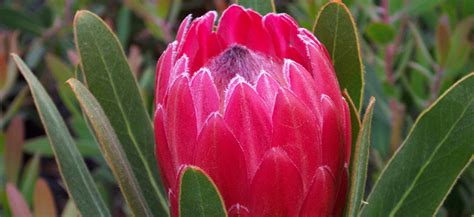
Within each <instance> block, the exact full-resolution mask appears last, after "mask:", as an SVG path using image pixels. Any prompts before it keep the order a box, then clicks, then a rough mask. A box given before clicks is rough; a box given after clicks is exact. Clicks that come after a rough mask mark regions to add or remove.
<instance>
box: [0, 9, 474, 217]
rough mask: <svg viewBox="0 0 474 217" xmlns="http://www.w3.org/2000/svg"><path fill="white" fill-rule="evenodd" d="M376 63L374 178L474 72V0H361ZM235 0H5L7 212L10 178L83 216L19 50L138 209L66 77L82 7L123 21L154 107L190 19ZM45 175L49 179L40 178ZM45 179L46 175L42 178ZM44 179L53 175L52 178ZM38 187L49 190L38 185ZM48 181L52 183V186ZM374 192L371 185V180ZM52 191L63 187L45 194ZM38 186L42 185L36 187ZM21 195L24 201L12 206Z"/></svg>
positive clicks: (2, 109)
mask: <svg viewBox="0 0 474 217" xmlns="http://www.w3.org/2000/svg"><path fill="white" fill-rule="evenodd" d="M275 2H276V6H277V10H278V11H279V12H286V13H289V14H290V15H292V16H293V17H294V18H295V19H296V20H297V21H298V23H299V24H300V25H301V26H303V27H305V28H308V29H310V30H311V29H312V25H313V23H314V21H315V18H316V14H317V12H318V10H319V8H320V7H321V6H322V5H323V4H324V3H326V2H327V0H293V1H289V0H287V1H284V0H280V1H275ZM344 3H346V4H347V5H348V6H349V8H350V10H351V12H352V13H353V15H354V17H355V19H356V20H355V21H356V23H357V26H358V28H359V29H358V30H359V36H360V39H361V47H362V55H363V60H364V66H365V79H366V83H365V84H366V86H365V97H364V98H365V99H364V102H366V103H367V102H368V101H369V100H368V99H369V97H370V96H375V97H376V99H377V102H376V106H375V111H374V118H373V127H372V129H373V132H372V150H371V156H370V164H369V178H368V185H367V188H371V187H372V186H373V181H374V180H375V179H376V178H377V176H378V175H379V173H380V171H381V169H382V168H383V167H384V165H385V164H386V163H387V160H388V159H389V158H390V156H391V155H392V154H393V153H394V151H395V150H396V149H397V147H398V146H399V145H400V144H401V142H402V141H403V139H404V138H405V137H406V134H407V131H408V129H410V127H411V125H412V124H413V122H414V120H415V119H416V117H417V116H418V115H419V113H420V112H421V111H422V110H423V109H425V108H426V107H428V106H429V105H430V104H431V103H432V102H433V100H434V99H436V98H437V97H438V96H439V95H440V94H442V93H443V91H445V90H446V89H447V88H448V87H449V86H451V85H452V84H453V83H454V82H456V81H457V80H458V79H459V78H461V77H462V76H463V75H466V74H467V73H469V72H471V71H474V52H472V50H473V48H474V4H473V3H472V2H471V1H470V0H397V1H388V0H380V1H375V0H349V1H344ZM228 4H229V2H228V1H223V0H213V1H204V0H175V1H173V0H154V1H153V0H143V1H140V0H125V1H123V2H122V1H110V0H109V1H105V0H104V1H92V0H79V1H74V0H21V1H14V0H10V1H8V0H4V1H0V153H1V155H0V156H1V157H0V204H1V208H0V213H1V216H10V215H11V209H14V205H13V203H10V204H9V200H10V201H11V198H9V199H7V197H6V193H5V192H6V190H7V182H8V183H13V186H16V188H17V189H19V194H18V196H19V197H23V198H24V199H25V200H26V201H27V203H28V205H29V208H30V209H34V208H35V203H36V201H37V200H39V199H38V198H36V199H35V196H36V195H43V196H42V197H40V198H42V200H46V201H48V202H49V203H50V205H49V206H46V207H49V208H47V209H53V210H54V211H55V212H57V213H61V214H63V215H64V216H74V215H75V210H74V205H73V204H72V203H71V202H69V200H68V197H67V193H66V191H65V190H64V186H63V184H62V182H61V178H60V175H59V173H58V169H57V165H56V163H55V161H54V159H52V151H51V149H50V147H49V144H48V141H47V139H46V137H45V133H44V130H43V128H42V124H41V122H40V120H39V117H38V114H37V112H36V110H35V108H34V105H33V102H32V99H31V97H30V95H29V90H28V88H27V86H26V84H25V82H24V80H23V79H22V78H21V76H18V72H17V70H16V67H15V66H14V63H13V61H12V60H11V58H10V56H9V53H11V52H15V53H19V54H20V55H21V56H22V57H23V59H25V61H26V63H27V65H28V66H29V67H30V68H31V69H32V71H34V72H35V73H36V76H38V77H39V78H40V80H41V82H42V83H43V85H44V86H45V87H47V90H48V92H49V93H50V94H51V95H52V96H53V99H54V101H55V103H56V105H57V106H58V108H59V109H60V112H61V113H62V115H63V117H65V120H67V123H68V127H69V128H70V130H72V132H73V134H74V137H75V139H76V142H77V145H78V147H79V149H80V151H81V153H82V155H83V156H85V157H86V159H87V161H86V162H87V163H88V166H89V168H90V169H91V170H92V171H93V176H94V179H95V181H96V182H97V184H98V186H99V188H100V191H101V193H102V194H103V197H104V198H105V199H106V202H107V204H108V206H110V207H111V208H112V209H111V210H113V212H114V213H112V215H113V216H126V215H127V210H126V208H125V206H124V202H123V199H122V198H121V196H120V191H119V189H118V187H117V184H116V183H115V181H114V179H113V176H112V175H111V172H110V171H109V169H108V167H107V166H106V164H105V161H104V159H103V158H102V157H101V155H100V152H99V149H98V146H97V142H96V141H95V138H94V136H93V135H92V134H91V132H90V131H89V129H88V127H87V124H86V123H85V122H84V120H83V115H82V112H81V111H80V108H79V106H78V104H77V102H76V101H75V97H74V96H73V95H72V93H71V91H70V89H69V87H67V86H66V84H65V81H66V80H67V79H68V78H69V77H71V76H72V75H73V74H74V73H75V71H76V70H77V64H78V56H77V53H76V51H75V47H74V43H73V34H72V19H73V16H74V14H75V12H76V11H77V10H79V9H87V10H90V11H92V12H94V13H96V14H98V15H99V16H101V17H102V18H103V19H104V20H105V21H106V22H107V23H108V24H109V26H111V27H112V28H113V30H114V31H115V32H116V34H117V35H118V37H119V40H120V42H121V43H122V46H123V47H124V49H125V51H126V54H127V55H128V60H129V63H130V65H131V68H132V71H133V72H134V73H135V76H136V78H137V80H138V81H139V86H140V88H141V94H142V97H143V99H144V101H145V103H146V107H147V108H148V111H149V114H150V115H152V101H153V100H152V98H153V85H154V73H155V71H154V69H155V63H156V61H157V58H158V57H159V56H160V54H161V52H162V51H163V50H164V49H165V48H166V45H167V43H169V42H171V41H172V40H174V35H175V33H176V30H177V27H178V25H179V22H180V20H181V19H182V18H184V17H185V16H186V15H187V14H190V13H192V14H193V16H194V17H197V16H199V15H202V14H203V13H205V12H206V11H208V10H217V11H218V12H222V11H223V10H224V9H225V7H226V6H227V5H228ZM38 180H41V181H38ZM37 183H43V184H37ZM44 183H47V184H46V185H45V184H44ZM35 192H43V193H41V194H39V193H38V194H36V193H35ZM44 192H50V193H49V194H48V193H44ZM366 192H369V191H366ZM44 195H50V196H51V197H50V198H49V199H48V197H45V196H44ZM36 197H38V196H36ZM472 201H474V166H473V165H471V166H470V167H469V168H468V169H467V170H466V171H465V173H464V174H463V175H462V176H461V178H460V180H459V181H458V183H457V184H456V185H455V187H454V188H453V190H452V192H451V194H450V195H449V196H448V198H447V200H446V201H445V203H444V205H443V207H442V209H441V210H440V211H439V213H438V214H437V215H438V216H470V215H472V214H473V213H474V204H473V202H472ZM12 205H13V207H12Z"/></svg>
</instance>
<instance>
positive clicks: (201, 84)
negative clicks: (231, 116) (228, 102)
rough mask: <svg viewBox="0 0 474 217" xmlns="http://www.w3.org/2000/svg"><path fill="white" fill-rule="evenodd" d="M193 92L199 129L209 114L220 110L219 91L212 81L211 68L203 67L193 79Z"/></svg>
mask: <svg viewBox="0 0 474 217" xmlns="http://www.w3.org/2000/svg"><path fill="white" fill-rule="evenodd" d="M191 93H192V95H193V102H194V106H195V108H196V121H197V128H198V130H200V129H201V127H202V125H203V123H204V121H206V119H207V118H208V116H209V114H211V113H212V112H215V111H218V110H219V93H218V92H217V88H216V86H215V85H214V82H213V81H212V78H211V75H210V72H209V70H207V69H205V68H202V69H201V70H200V71H198V72H197V74H196V75H195V76H194V77H193V79H192V81H191Z"/></svg>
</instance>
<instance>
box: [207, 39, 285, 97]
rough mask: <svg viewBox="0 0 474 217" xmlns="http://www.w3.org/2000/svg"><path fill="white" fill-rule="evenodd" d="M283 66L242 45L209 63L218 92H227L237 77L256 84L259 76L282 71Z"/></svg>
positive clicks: (226, 51)
mask: <svg viewBox="0 0 474 217" xmlns="http://www.w3.org/2000/svg"><path fill="white" fill-rule="evenodd" d="M280 65H281V64H278V63H277V64H275V62H274V61H273V60H271V59H269V58H268V57H266V56H264V55H261V54H259V53H256V52H254V51H252V50H249V49H248V48H246V47H244V46H241V45H234V46H231V47H229V48H228V49H227V50H225V51H224V52H222V53H221V54H219V55H218V56H216V57H214V58H213V59H211V60H210V61H209V62H208V63H207V68H209V70H210V71H211V73H212V76H213V78H214V83H215V84H216V86H217V89H218V90H221V91H222V90H225V88H226V87H227V85H228V84H229V82H230V80H232V79H233V78H234V77H236V76H240V77H242V78H244V79H245V80H246V81H247V82H248V83H250V84H255V82H256V80H257V78H258V75H259V74H260V73H262V71H265V72H267V73H270V74H273V73H275V72H277V71H280V70H281V66H280Z"/></svg>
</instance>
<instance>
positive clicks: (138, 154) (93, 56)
mask: <svg viewBox="0 0 474 217" xmlns="http://www.w3.org/2000/svg"><path fill="white" fill-rule="evenodd" d="M74 34H75V41H76V46H77V50H78V51H79V54H80V56H81V65H82V69H83V72H84V75H85V78H86V82H85V83H86V84H87V85H88V87H89V90H90V91H91V92H92V94H93V95H94V97H95V98H96V99H97V101H98V102H99V104H100V105H101V107H102V108H103V110H104V112H105V114H106V115H107V118H108V119H109V121H110V123H111V124H112V127H113V129H114V130H115V132H116V133H117V136H118V139H119V141H120V143H121V144H122V147H123V149H124V151H125V153H126V155H127V158H128V160H129V161H130V165H131V167H132V168H133V172H134V174H135V175H136V178H137V180H138V182H139V184H140V187H141V188H142V189H146V190H147V191H146V194H145V195H144V196H145V199H146V200H147V202H148V204H153V206H151V205H150V209H151V210H152V213H153V215H155V216H162V215H164V214H166V213H167V212H168V205H167V202H166V199H165V198H164V196H163V193H162V192H161V189H160V186H161V183H160V182H161V180H160V178H159V174H158V168H157V166H156V165H157V162H156V159H155V142H154V141H155V139H154V134H153V128H152V125H151V120H150V117H149V116H148V114H147V112H146V110H145V107H144V104H143V101H142V98H141V96H140V92H139V89H138V86H137V81H136V80H135V77H134V76H133V74H132V72H131V70H130V67H129V65H128V64H127V59H126V57H125V54H124V53H123V50H122V48H121V46H120V43H119V41H118V39H117V37H116V36H115V35H114V34H113V33H112V31H111V30H110V28H109V27H108V26H107V25H106V24H105V23H104V22H103V21H102V20H101V19H100V18H99V17H98V16H97V15H95V14H93V13H91V12H88V11H79V12H78V13H77V14H76V17H75V19H74Z"/></svg>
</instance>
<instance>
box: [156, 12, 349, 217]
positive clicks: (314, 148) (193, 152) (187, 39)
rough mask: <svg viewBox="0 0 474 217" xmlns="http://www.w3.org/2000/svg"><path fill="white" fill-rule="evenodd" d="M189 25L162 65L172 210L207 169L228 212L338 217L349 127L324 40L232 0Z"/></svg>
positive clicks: (163, 159)
mask: <svg viewBox="0 0 474 217" xmlns="http://www.w3.org/2000/svg"><path fill="white" fill-rule="evenodd" d="M216 18H217V15H216V13H215V12H208V13H207V14H205V15H204V16H202V17H199V18H197V19H194V20H191V18H190V17H187V18H186V19H185V20H184V21H183V23H182V24H181V26H180V28H179V31H178V35H177V38H176V41H174V42H173V43H171V44H170V45H169V46H168V48H167V49H166V51H165V52H164V53H163V54H162V56H161V57H160V59H159V61H158V66H157V75H156V94H155V104H156V112H155V123H154V125H155V135H156V144H157V148H156V150H157V157H158V162H159V166H160V170H161V173H162V177H163V182H164V185H165V187H166V189H167V190H168V196H169V198H170V202H171V210H172V213H173V216H178V195H179V192H178V191H179V176H180V172H181V171H182V170H183V168H184V167H186V166H187V165H195V166H198V167H200V168H202V169H203V170H204V171H205V172H206V173H207V174H208V175H209V176H210V177H211V178H212V179H213V181H214V182H215V183H216V185H217V187H218V189H219V191H220V192H221V194H222V197H223V199H224V202H225V205H226V208H227V210H228V212H229V216H340V215H341V212H342V209H343V208H344V206H345V204H344V203H345V196H346V190H347V181H348V180H347V175H348V174H347V166H348V161H349V156H350V146H351V129H350V119H349V118H350V117H349V111H348V107H347V103H346V102H345V101H344V99H343V98H342V95H341V92H340V90H339V85H338V83H337V80H336V76H335V73H334V69H333V66H332V63H331V61H330V58H329V56H328V53H327V51H326V49H325V48H324V46H323V45H322V44H320V43H319V41H318V40H317V39H316V38H315V37H314V36H313V34H312V33H311V32H309V31H308V30H306V29H303V28H299V27H298V25H297V24H296V22H295V21H294V20H293V19H292V18H291V17H290V16H288V15H286V14H273V13H271V14H268V15H266V16H264V17H262V16H261V15H260V14H258V13H256V12H254V11H253V10H251V9H247V10H246V9H244V8H242V7H240V6H236V5H233V6H231V7H229V8H228V9H227V10H225V11H224V13H223V15H222V17H221V18H220V21H219V24H218V26H217V27H216V26H215V20H216Z"/></svg>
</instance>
